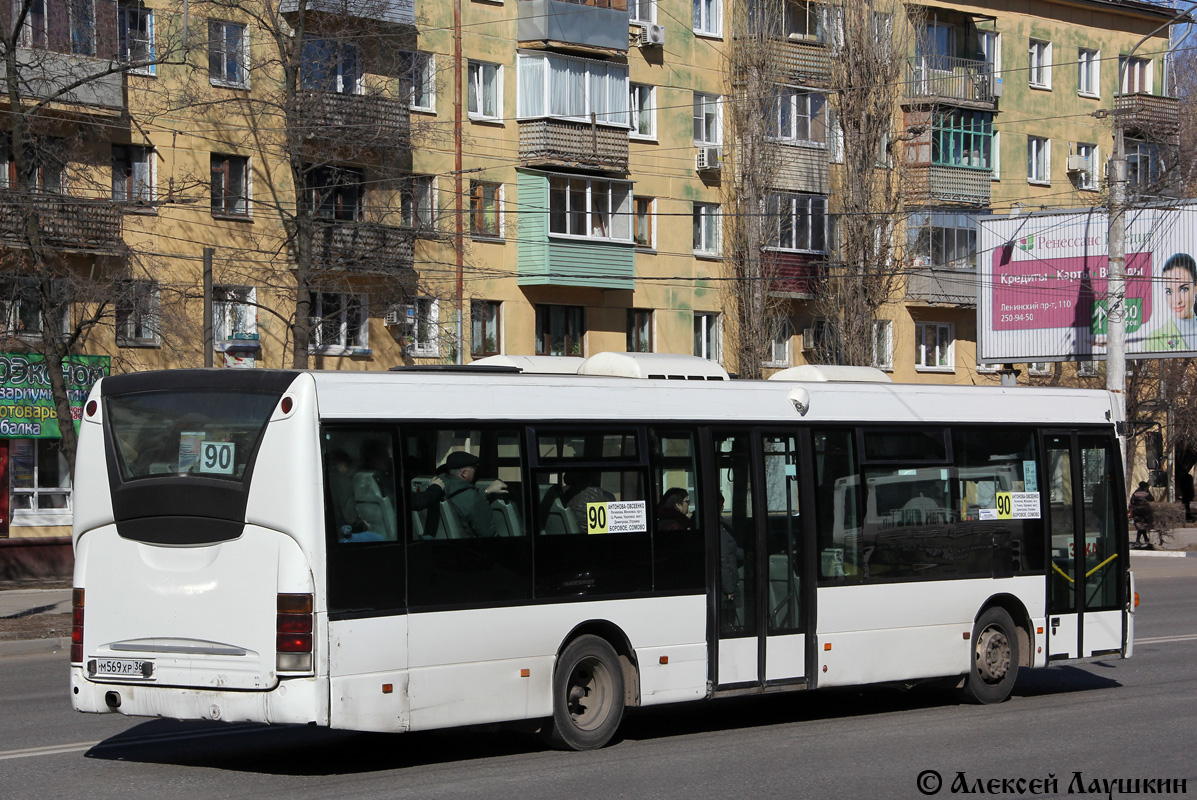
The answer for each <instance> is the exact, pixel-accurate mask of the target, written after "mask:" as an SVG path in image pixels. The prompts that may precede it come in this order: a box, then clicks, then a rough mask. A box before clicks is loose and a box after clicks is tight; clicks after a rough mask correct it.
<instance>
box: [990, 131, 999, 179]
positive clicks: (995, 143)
mask: <svg viewBox="0 0 1197 800" xmlns="http://www.w3.org/2000/svg"><path fill="white" fill-rule="evenodd" d="M989 161H990V165H991V169H990V171H989V177H990V179H992V180H995V181H1000V180H1001V179H1002V132H1001V131H994V132H993V140H992V142H991V143H990V147H989Z"/></svg>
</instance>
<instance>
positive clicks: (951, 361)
mask: <svg viewBox="0 0 1197 800" xmlns="http://www.w3.org/2000/svg"><path fill="white" fill-rule="evenodd" d="M927 328H934V329H935V330H936V337H935V340H936V345H935V352H932V353H928V349H927V335H926V330H927ZM940 332H945V333H946V334H947V340H948V342H949V344H948V346H947V350H946V352H944V351H943V350H942V349H941V348H940V345H939V342H940V341H941V339H942V338H943V337H941V336H939V335H938V334H939V333H940ZM914 337H915V339H914V369H915V371H916V372H954V371H955V370H956V326H955V324H953V323H951V322H916V323H915V324H914ZM928 355H930V356H931V358H930V359H928ZM941 360H942V361H944V362H946V363H944V364H940V363H939V362H940V361H941Z"/></svg>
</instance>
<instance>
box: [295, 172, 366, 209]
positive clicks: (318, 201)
mask: <svg viewBox="0 0 1197 800" xmlns="http://www.w3.org/2000/svg"><path fill="white" fill-rule="evenodd" d="M304 183H306V184H307V185H306V187H305V188H306V189H307V192H306V198H305V199H306V200H307V202H308V207H309V208H310V209H311V210H312V213H314V214H315V215H316V216H317V217H320V218H321V219H335V220H340V221H342V222H360V221H361V220H362V219H363V218H364V217H365V194H366V188H365V187H366V178H365V173H363V172H362V171H361V170H360V169H353V168H349V167H336V166H329V165H324V164H322V165H319V166H308V167H307V170H306V172H305V174H304Z"/></svg>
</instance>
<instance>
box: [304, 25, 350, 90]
mask: <svg viewBox="0 0 1197 800" xmlns="http://www.w3.org/2000/svg"><path fill="white" fill-rule="evenodd" d="M360 61H361V60H360V57H359V55H358V51H357V47H356V46H354V45H352V44H346V43H345V42H342V41H340V40H337V39H319V38H313V37H307V38H305V39H304V40H303V55H302V58H301V61H300V66H299V82H300V86H301V87H302V88H304V89H308V90H316V91H322V92H336V93H339V94H357V93H358V92H359V91H360V90H361V67H360V66H359V65H360Z"/></svg>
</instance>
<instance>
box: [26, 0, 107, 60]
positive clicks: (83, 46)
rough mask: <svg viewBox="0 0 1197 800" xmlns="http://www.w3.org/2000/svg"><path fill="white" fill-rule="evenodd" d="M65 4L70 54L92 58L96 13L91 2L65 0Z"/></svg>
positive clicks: (94, 44)
mask: <svg viewBox="0 0 1197 800" xmlns="http://www.w3.org/2000/svg"><path fill="white" fill-rule="evenodd" d="M67 2H68V4H69V5H68V7H69V10H70V25H71V52H72V53H74V54H75V55H77V56H94V55H95V54H96V40H95V30H96V11H95V8H94V7H93V5H92V0H67ZM18 7H19V6H18ZM51 8H53V6H51Z"/></svg>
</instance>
